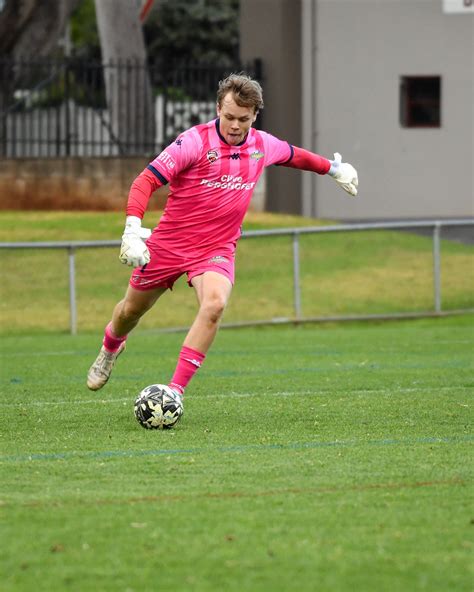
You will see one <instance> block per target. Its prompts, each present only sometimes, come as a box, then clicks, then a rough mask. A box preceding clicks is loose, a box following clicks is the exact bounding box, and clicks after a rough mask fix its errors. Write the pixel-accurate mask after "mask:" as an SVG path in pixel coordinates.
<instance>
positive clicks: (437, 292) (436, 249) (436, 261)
mask: <svg viewBox="0 0 474 592" xmlns="http://www.w3.org/2000/svg"><path fill="white" fill-rule="evenodd" d="M440 229H441V226H440V224H439V223H437V224H435V225H434V226H433V288H434V307H435V312H437V313H439V312H441V265H440V259H441V256H440Z"/></svg>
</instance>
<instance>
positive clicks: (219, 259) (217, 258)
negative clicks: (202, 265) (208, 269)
mask: <svg viewBox="0 0 474 592" xmlns="http://www.w3.org/2000/svg"><path fill="white" fill-rule="evenodd" d="M208 263H229V260H228V259H227V258H226V257H223V256H222V255H216V256H215V257H211V259H209V261H208Z"/></svg>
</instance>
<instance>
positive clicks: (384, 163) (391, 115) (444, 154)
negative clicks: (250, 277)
mask: <svg viewBox="0 0 474 592" xmlns="http://www.w3.org/2000/svg"><path fill="white" fill-rule="evenodd" d="M241 32H242V36H241V48H242V49H241V51H242V57H243V58H253V57H261V58H262V59H263V68H264V91H265V99H266V103H267V107H266V108H265V110H264V128H265V129H266V130H268V131H270V132H271V133H274V134H275V135H277V136H279V137H282V138H285V139H288V140H289V141H290V142H292V143H295V144H296V145H300V146H303V147H305V148H308V149H310V150H313V151H314V152H318V153H320V154H323V155H325V156H327V157H329V158H332V155H333V153H334V152H335V151H338V152H341V153H342V156H343V158H344V159H345V160H347V161H348V162H351V163H353V164H354V165H355V166H356V167H357V169H358V171H359V176H360V194H359V197H358V198H356V199H350V198H348V197H346V194H345V193H343V192H342V191H341V190H340V189H339V188H338V187H337V186H336V184H335V183H333V182H332V181H331V180H330V179H327V178H323V177H320V176H317V175H312V174H311V173H305V172H304V173H301V172H299V171H292V170H289V169H277V168H275V167H271V168H270V169H269V170H268V194H267V207H268V208H269V209H271V210H276V211H286V212H297V213H301V214H304V215H307V216H314V217H320V218H332V219H339V220H359V219H361V220H374V219H401V218H434V217H457V216H462V217H464V216H472V215H473V214H474V206H473V195H474V187H473V186H474V178H473V175H474V172H473V171H474V166H473V163H474V152H473V138H474V88H473V84H474V82H473V81H474V15H472V14H457V15H448V14H446V13H444V12H443V2H442V0H241ZM407 75H419V76H422V75H435V76H436V75H439V76H441V77H442V113H441V119H442V124H441V128H438V129H434V128H431V129H429V128H425V129H420V128H418V129H406V128H402V127H401V126H400V123H399V84H400V77H401V76H407ZM289 196H291V198H289Z"/></svg>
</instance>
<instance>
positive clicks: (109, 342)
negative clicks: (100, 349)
mask: <svg viewBox="0 0 474 592" xmlns="http://www.w3.org/2000/svg"><path fill="white" fill-rule="evenodd" d="M127 337H128V335H124V336H123V337H117V336H116V335H114V333H113V332H112V323H111V322H110V323H109V324H108V325H107V327H106V328H105V332H104V340H103V341H102V343H103V345H104V347H105V349H106V350H108V351H109V352H116V351H117V350H118V348H119V347H120V346H121V345H122V343H123V342H124V341H125V340H126V339H127Z"/></svg>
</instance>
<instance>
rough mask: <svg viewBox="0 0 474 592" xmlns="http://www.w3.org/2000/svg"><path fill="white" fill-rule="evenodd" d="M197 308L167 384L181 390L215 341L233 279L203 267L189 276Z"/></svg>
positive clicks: (182, 390)
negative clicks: (194, 274) (201, 272)
mask: <svg viewBox="0 0 474 592" xmlns="http://www.w3.org/2000/svg"><path fill="white" fill-rule="evenodd" d="M191 283H192V285H193V288H194V289H195V291H196V296H197V299H198V302H199V311H198V314H197V316H196V318H195V319H194V322H193V324H192V326H191V328H190V330H189V332H188V334H187V335H186V338H185V340H184V342H183V347H182V349H181V351H180V354H179V359H178V364H177V366H176V370H175V372H174V375H173V378H172V379H171V382H170V386H171V388H173V389H174V390H177V391H178V392H180V393H181V394H182V393H183V392H184V389H185V388H186V386H187V385H188V383H189V381H190V380H191V378H192V377H193V376H194V374H195V373H196V371H197V370H198V369H199V368H200V366H201V364H202V362H203V361H204V358H205V357H206V353H207V352H208V350H209V348H210V347H211V345H212V342H213V341H214V338H215V336H216V333H217V330H218V328H219V323H220V320H221V318H222V314H223V312H224V310H225V307H226V305H227V302H228V301H229V298H230V294H231V292H232V283H231V282H230V280H229V279H228V278H227V277H225V276H224V275H222V274H220V273H216V272H214V271H206V272H205V273H203V274H202V275H199V276H196V277H194V278H193V279H192V280H191Z"/></svg>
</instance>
